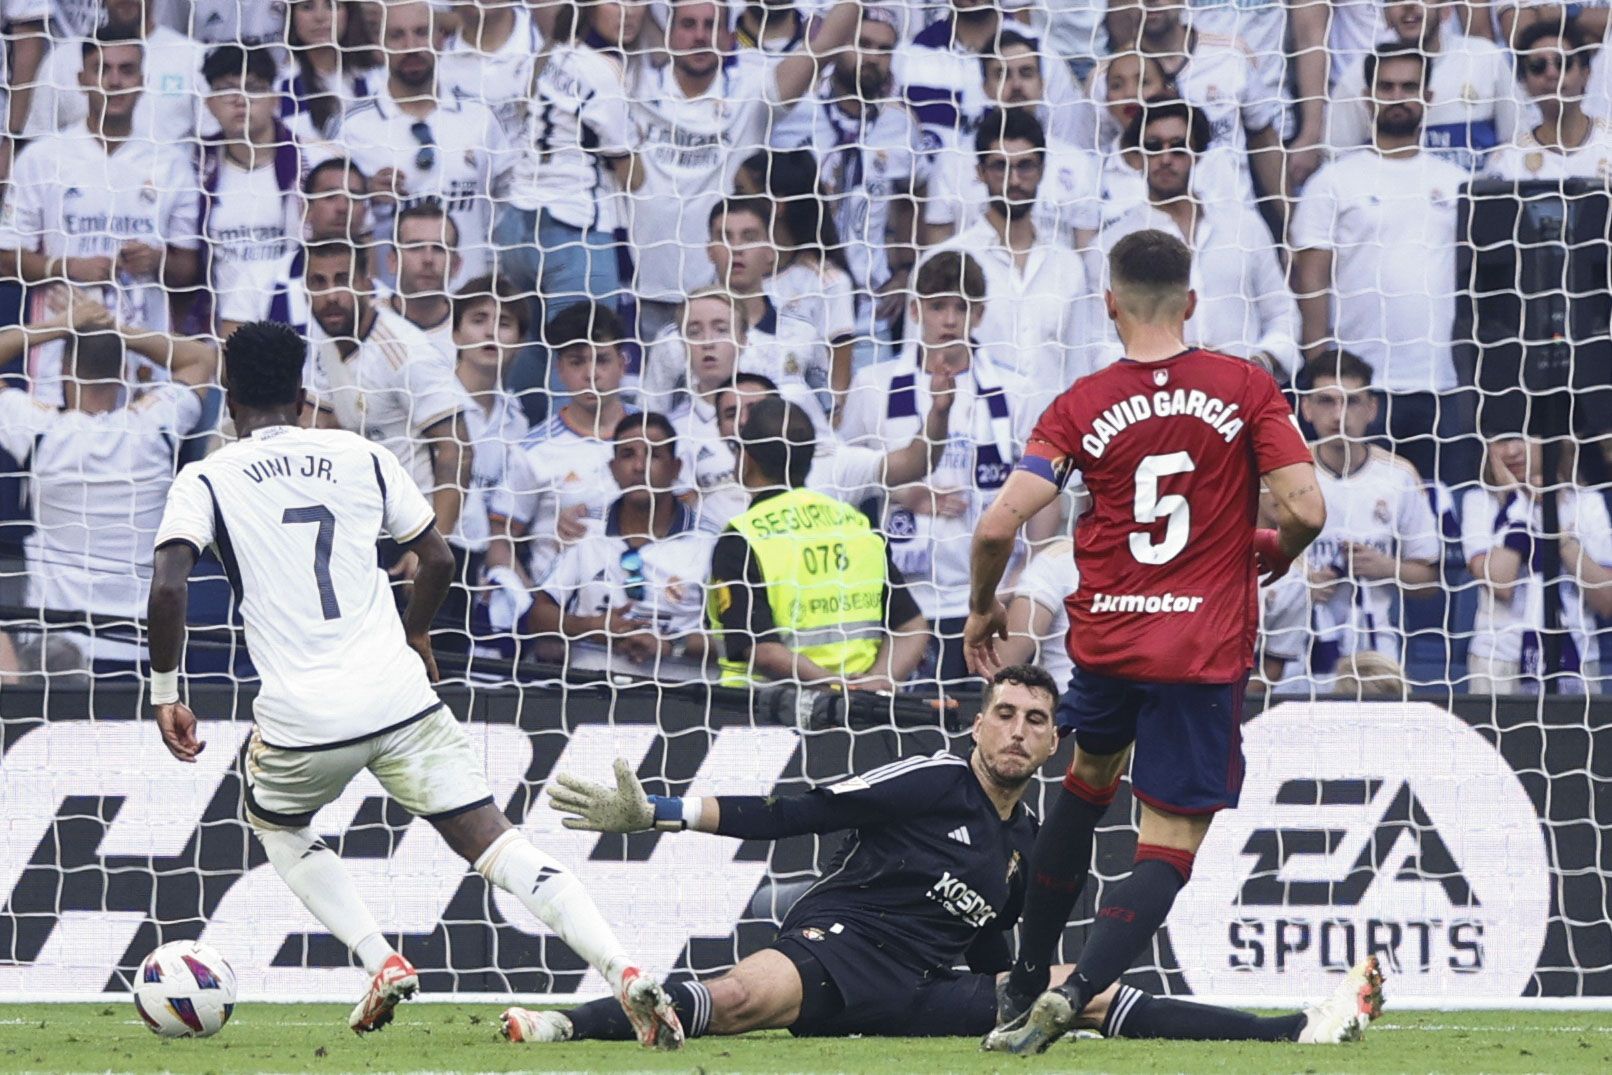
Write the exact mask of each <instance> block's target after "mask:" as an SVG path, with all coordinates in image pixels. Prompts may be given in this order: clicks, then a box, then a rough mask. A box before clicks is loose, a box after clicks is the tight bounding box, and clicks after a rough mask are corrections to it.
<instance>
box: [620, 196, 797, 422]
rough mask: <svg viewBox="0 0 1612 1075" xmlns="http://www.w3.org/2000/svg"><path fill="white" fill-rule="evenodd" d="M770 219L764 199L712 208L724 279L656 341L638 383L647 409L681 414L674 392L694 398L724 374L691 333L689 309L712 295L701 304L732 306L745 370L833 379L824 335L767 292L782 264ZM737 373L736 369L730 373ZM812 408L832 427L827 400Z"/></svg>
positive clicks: (713, 252) (788, 378)
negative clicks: (699, 356) (701, 354)
mask: <svg viewBox="0 0 1612 1075" xmlns="http://www.w3.org/2000/svg"><path fill="white" fill-rule="evenodd" d="M771 217H772V204H771V203H770V202H768V201H766V200H764V199H760V198H750V199H724V200H722V201H719V202H717V204H716V205H714V206H713V207H712V209H711V231H710V240H711V241H710V243H709V244H708V245H707V247H706V253H707V255H708V256H709V257H710V259H711V264H712V265H713V266H714V267H715V269H716V272H717V279H718V283H716V284H713V285H711V286H709V287H704V288H700V289H698V290H696V291H695V292H693V293H692V294H691V295H690V296H689V299H688V302H687V303H685V304H684V314H683V316H682V318H681V320H680V322H679V323H678V324H676V325H669V326H667V327H666V328H665V329H663V330H662V331H661V333H660V335H659V336H658V337H656V339H655V341H654V342H653V343H652V344H651V345H650V348H649V353H648V355H647V356H646V357H645V360H644V373H643V378H642V381H641V384H640V400H641V402H642V403H643V404H644V406H645V407H646V408H647V409H650V410H658V411H660V413H662V414H673V415H676V414H677V413H679V412H681V411H682V409H683V406H684V404H683V403H682V402H681V400H678V399H676V397H675V396H673V393H675V392H677V390H678V389H679V388H681V389H683V390H684V391H685V392H686V393H687V394H689V395H695V394H698V393H697V390H696V388H695V384H694V381H695V380H700V381H702V382H703V384H704V389H703V390H704V391H710V389H712V388H714V387H715V386H716V385H717V384H718V383H720V381H721V379H722V378H718V377H716V376H715V375H714V373H713V372H712V370H711V369H710V368H709V365H708V364H707V365H706V366H704V367H703V368H702V367H701V365H700V363H699V362H698V361H697V360H696V358H695V356H694V355H693V354H692V350H693V346H694V344H695V342H696V340H695V337H693V336H690V335H689V333H690V332H691V331H692V330H693V328H694V327H695V326H694V325H693V324H692V323H691V322H690V319H689V313H688V308H689V307H690V306H691V305H692V304H693V303H694V302H695V301H696V300H697V299H699V300H708V301H707V302H705V303H703V304H702V305H705V306H707V307H708V308H715V307H717V306H720V305H721V304H722V303H723V302H727V303H729V304H731V305H732V307H733V308H734V311H735V325H734V331H735V332H736V333H737V335H736V337H735V338H736V339H737V341H738V343H739V345H740V346H741V348H742V349H743V352H744V353H743V354H742V355H741V356H738V357H737V358H736V362H737V365H738V366H739V367H741V368H744V369H747V370H751V371H754V372H756V373H765V374H766V375H767V376H769V377H771V378H772V379H773V380H775V381H778V382H779V383H781V384H791V385H799V386H801V387H802V388H808V389H810V388H812V387H822V386H824V385H826V384H827V383H828V372H829V371H828V363H829V351H828V346H827V345H826V344H825V343H824V342H823V341H822V340H821V338H820V335H821V334H820V332H819V331H818V330H817V329H816V328H815V327H814V326H813V325H811V324H808V323H807V322H805V321H801V320H799V319H798V318H794V317H784V316H782V315H781V314H780V313H779V311H778V308H777V306H775V305H774V304H773V301H772V299H771V298H770V297H769V296H768V294H767V280H768V277H769V276H770V274H771V273H772V269H773V267H774V266H775V265H776V264H777V262H778V250H777V247H776V246H774V245H773V242H772V231H771V226H770V221H771ZM699 324H701V325H703V324H704V321H703V320H702V321H700V322H699ZM708 357H709V356H708ZM731 374H732V371H731V370H730V371H728V374H727V376H731ZM809 409H810V411H811V413H812V420H813V422H815V423H816V424H817V425H818V426H819V428H827V422H826V419H825V418H824V411H823V408H822V405H821V404H820V403H818V402H817V401H816V400H815V399H813V400H812V402H811V404H810V406H809ZM680 435H681V434H680Z"/></svg>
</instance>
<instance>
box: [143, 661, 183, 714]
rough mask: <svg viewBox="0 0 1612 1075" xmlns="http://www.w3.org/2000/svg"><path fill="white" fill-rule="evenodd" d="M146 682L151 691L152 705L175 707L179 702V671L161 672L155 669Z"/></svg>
mask: <svg viewBox="0 0 1612 1075" xmlns="http://www.w3.org/2000/svg"><path fill="white" fill-rule="evenodd" d="M146 682H147V686H148V687H149V689H150V691H151V704H152V705H173V704H174V703H175V702H177V701H179V669H177V668H174V669H171V670H169V671H167V672H159V671H157V670H156V669H155V668H153V669H152V670H151V676H150V678H149V679H148V680H147V681H146Z"/></svg>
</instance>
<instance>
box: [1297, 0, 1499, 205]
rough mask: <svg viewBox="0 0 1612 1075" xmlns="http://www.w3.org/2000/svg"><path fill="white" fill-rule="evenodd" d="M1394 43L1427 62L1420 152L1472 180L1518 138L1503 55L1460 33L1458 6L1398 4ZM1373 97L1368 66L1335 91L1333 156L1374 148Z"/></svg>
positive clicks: (1386, 15) (1385, 11)
mask: <svg viewBox="0 0 1612 1075" xmlns="http://www.w3.org/2000/svg"><path fill="white" fill-rule="evenodd" d="M1382 17H1383V21H1384V23H1385V24H1386V28H1387V33H1388V37H1389V39H1390V41H1392V42H1398V43H1399V44H1401V45H1403V46H1405V47H1406V48H1409V49H1417V50H1420V51H1421V52H1422V53H1424V54H1425V55H1426V56H1427V58H1428V64H1429V67H1430V70H1429V74H1428V79H1427V86H1426V90H1425V93H1426V98H1425V101H1426V109H1425V112H1426V115H1425V118H1424V121H1423V125H1422V145H1424V146H1425V147H1426V148H1427V149H1428V151H1429V152H1430V153H1432V154H1433V155H1434V156H1436V157H1439V158H1440V159H1443V160H1447V161H1449V162H1450V163H1451V164H1454V165H1456V166H1457V167H1459V168H1461V169H1462V170H1463V171H1466V172H1468V173H1471V172H1474V171H1477V170H1479V169H1480V168H1481V166H1482V163H1483V159H1484V156H1485V155H1486V154H1487V153H1488V152H1489V151H1490V150H1491V149H1493V148H1494V147H1495V146H1497V145H1504V144H1506V143H1508V142H1510V141H1511V140H1512V139H1513V138H1514V137H1515V135H1516V132H1517V93H1516V84H1515V81H1514V78H1513V75H1512V66H1511V63H1510V62H1509V61H1508V58H1507V56H1506V53H1505V50H1503V49H1502V48H1500V46H1498V45H1496V44H1495V43H1494V42H1493V41H1490V40H1488V39H1487V38H1484V37H1474V36H1471V35H1468V34H1467V33H1465V32H1464V31H1463V30H1462V27H1461V16H1460V15H1459V14H1458V13H1457V12H1456V11H1455V5H1454V4H1447V3H1428V2H1427V0H1396V2H1393V3H1388V4H1384V5H1383V8H1382ZM1372 118H1373V114H1372V94H1371V91H1370V84H1369V83H1368V82H1367V81H1366V78H1365V65H1364V64H1352V65H1350V66H1349V67H1348V68H1347V69H1346V70H1345V72H1344V75H1343V78H1341V79H1340V80H1339V82H1338V85H1337V88H1336V89H1335V90H1334V91H1333V105H1332V109H1331V114H1330V115H1329V116H1328V133H1327V140H1328V142H1329V144H1330V145H1331V146H1332V147H1333V149H1334V150H1343V149H1352V148H1354V147H1356V146H1363V145H1367V144H1369V143H1370V142H1371V140H1372V128H1373V124H1372Z"/></svg>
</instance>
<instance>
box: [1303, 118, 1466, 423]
mask: <svg viewBox="0 0 1612 1075" xmlns="http://www.w3.org/2000/svg"><path fill="white" fill-rule="evenodd" d="M1466 180H1467V173H1466V172H1464V171H1462V170H1461V169H1460V168H1457V167H1456V166H1455V165H1453V164H1450V163H1448V162H1447V161H1442V160H1439V159H1438V158H1436V157H1434V156H1433V155H1432V154H1431V153H1428V152H1425V151H1423V152H1418V153H1417V154H1416V155H1415V156H1412V157H1385V156H1382V155H1381V154H1379V153H1377V152H1376V151H1375V150H1373V149H1357V150H1354V151H1353V152H1351V153H1348V154H1346V155H1344V156H1342V157H1339V158H1338V159H1337V160H1334V161H1333V162H1332V163H1330V164H1326V165H1323V166H1322V167H1321V170H1320V171H1318V172H1316V173H1315V175H1313V176H1311V177H1310V181H1309V182H1308V183H1307V184H1305V187H1304V193H1303V194H1302V195H1301V196H1300V197H1299V204H1298V209H1297V210H1296V211H1295V212H1294V214H1293V223H1292V227H1291V229H1290V231H1289V242H1290V244H1291V245H1292V247H1293V249H1295V250H1304V249H1315V250H1327V251H1330V252H1331V254H1332V259H1333V263H1332V280H1333V297H1332V316H1333V323H1334V326H1335V327H1334V333H1333V334H1334V335H1335V336H1336V337H1337V338H1338V346H1340V347H1344V348H1347V349H1348V350H1350V351H1353V352H1354V353H1355V354H1357V355H1359V356H1360V357H1361V358H1363V359H1365V360H1366V361H1367V362H1368V363H1370V364H1371V368H1372V370H1373V371H1374V372H1375V373H1376V385H1377V387H1378V388H1381V389H1383V390H1384V391H1388V392H1442V391H1445V390H1447V389H1451V388H1454V387H1455V364H1454V361H1453V359H1452V357H1451V351H1450V333H1451V331H1452V329H1453V328H1454V323H1455V226H1456V219H1455V214H1456V208H1455V207H1456V199H1457V197H1458V195H1459V194H1460V189H1461V184H1462V183H1464V182H1466Z"/></svg>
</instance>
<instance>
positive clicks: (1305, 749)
mask: <svg viewBox="0 0 1612 1075" xmlns="http://www.w3.org/2000/svg"><path fill="white" fill-rule="evenodd" d="M1244 731H1245V744H1244V748H1245V751H1246V753H1247V756H1248V775H1247V778H1246V781H1245V783H1244V785H1243V793H1242V804H1241V806H1240V807H1239V808H1238V809H1237V810H1234V811H1229V812H1226V813H1223V814H1221V815H1220V816H1219V817H1217V818H1216V819H1215V823H1214V825H1213V827H1211V829H1210V830H1209V837H1208V839H1207V841H1205V843H1204V846H1203V850H1202V851H1201V852H1199V854H1198V860H1197V861H1198V865H1197V870H1196V872H1195V873H1194V874H1193V878H1192V883H1191V884H1189V885H1188V886H1187V887H1186V889H1185V890H1184V891H1183V892H1182V893H1181V898H1180V899H1179V901H1178V902H1177V904H1176V907H1175V910H1174V911H1173V912H1172V913H1171V915H1170V939H1171V942H1172V943H1173V945H1174V947H1175V951H1176V954H1177V956H1178V957H1179V959H1180V962H1181V968H1182V971H1183V972H1184V974H1185V975H1186V978H1187V982H1188V984H1190V985H1191V987H1192V990H1193V992H1195V993H1203V994H1214V995H1217V996H1247V997H1269V998H1270V999H1271V1000H1272V1001H1273V1002H1277V1001H1279V1002H1281V1003H1283V1004H1290V1003H1292V1002H1293V1001H1294V1000H1295V999H1297V998H1303V997H1313V996H1322V995H1325V994H1326V993H1327V992H1328V991H1330V990H1331V989H1332V987H1333V986H1334V985H1336V983H1337V978H1338V975H1339V974H1341V973H1342V972H1343V971H1344V970H1345V969H1347V968H1348V967H1349V965H1350V964H1351V963H1353V962H1354V961H1355V960H1357V959H1360V958H1363V957H1364V956H1366V955H1368V954H1372V953H1376V954H1377V955H1378V956H1379V957H1380V958H1381V959H1383V960H1384V962H1385V964H1386V966H1387V967H1388V970H1389V973H1390V975H1391V977H1392V980H1393V991H1394V995H1395V996H1397V997H1437V998H1440V999H1446V1000H1459V999H1465V998H1474V997H1518V996H1521V995H1522V993H1523V990H1524V989H1525V988H1526V987H1527V985H1528V982H1529V978H1530V976H1531V975H1532V974H1533V972H1534V968H1535V966H1536V964H1537V962H1538V959H1539V952H1540V947H1541V945H1542V944H1543V943H1544V939H1545V928H1546V924H1547V921H1548V919H1549V916H1550V876H1551V875H1550V869H1549V865H1550V864H1549V860H1548V857H1547V854H1546V849H1545V842H1544V836H1543V834H1542V832H1541V830H1540V822H1539V816H1538V814H1537V813H1536V811H1535V810H1534V807H1533V804H1532V803H1531V802H1530V801H1529V798H1528V795H1527V793H1526V792H1525V791H1524V790H1523V787H1522V785H1521V783H1520V782H1519V781H1518V780H1517V776H1516V774H1515V773H1514V772H1513V771H1512V769H1511V767H1510V766H1509V765H1507V764H1506V761H1505V759H1503V758H1502V757H1501V756H1500V754H1499V752H1498V751H1496V750H1495V749H1494V747H1492V746H1490V745H1489V743H1488V742H1487V741H1486V740H1484V738H1483V737H1482V736H1481V735H1479V734H1478V733H1477V732H1476V731H1474V730H1473V729H1472V728H1471V727H1469V726H1468V725H1467V724H1466V723H1465V722H1464V721H1462V720H1461V719H1460V718H1458V717H1455V716H1453V715H1452V714H1450V713H1448V712H1446V711H1445V710H1443V709H1441V708H1439V707H1438V706H1435V705H1432V704H1429V703H1413V704H1406V705H1378V704H1374V705H1370V706H1362V705H1357V704H1354V703H1349V702H1319V703H1292V702H1290V703H1286V704H1283V705H1279V706H1277V707H1276V708H1274V709H1272V710H1271V711H1270V712H1268V713H1266V714H1265V715H1263V716H1261V717H1260V718H1258V719H1257V720H1255V721H1253V722H1252V723H1250V724H1248V725H1247V726H1246V728H1245V729H1244Z"/></svg>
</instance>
